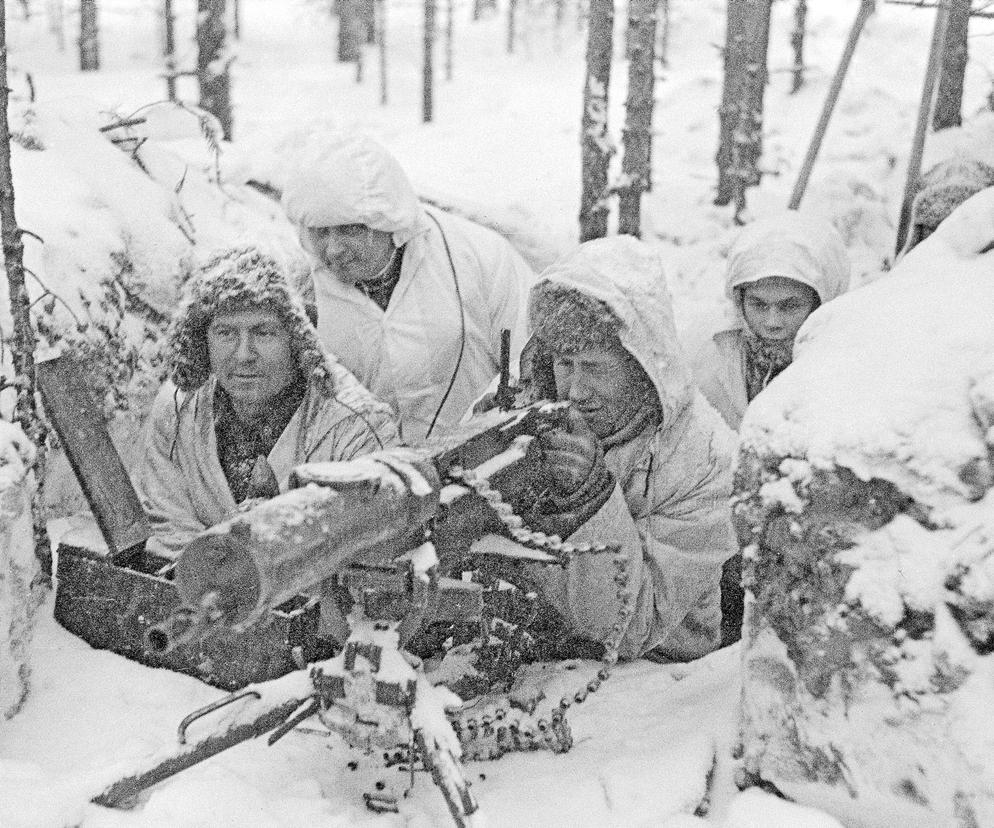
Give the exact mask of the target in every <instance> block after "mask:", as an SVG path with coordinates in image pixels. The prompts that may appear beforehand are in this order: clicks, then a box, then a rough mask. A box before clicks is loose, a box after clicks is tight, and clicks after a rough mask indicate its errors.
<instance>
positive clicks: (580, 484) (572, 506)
mask: <svg viewBox="0 0 994 828" xmlns="http://www.w3.org/2000/svg"><path fill="white" fill-rule="evenodd" d="M528 453H529V455H531V459H532V460H533V461H535V462H537V463H538V464H539V465H540V468H541V469H542V476H543V483H544V485H545V487H546V489H547V500H548V503H547V504H546V505H544V506H543V509H542V510H543V511H544V512H547V513H550V512H570V511H575V510H577V509H583V507H584V506H585V505H588V504H592V505H593V510H594V511H596V509H598V508H600V506H601V505H602V504H603V503H604V501H605V500H606V499H607V497H608V496H610V493H611V488H612V486H613V483H614V478H613V477H612V475H611V472H610V471H608V468H607V465H606V464H605V462H604V450H603V449H602V448H601V444H600V441H599V440H598V439H597V436H596V435H595V434H594V433H593V431H591V430H590V427H589V426H588V425H587V423H586V421H585V420H584V419H583V416H582V415H581V414H580V413H579V412H578V411H575V410H573V409H570V410H569V414H568V417H567V421H566V427H565V428H564V429H559V428H557V429H553V430H551V431H547V432H545V433H544V434H540V435H539V436H537V437H536V438H535V439H534V440H532V442H531V444H530V445H529V446H528ZM584 511H586V510H584ZM591 514H592V512H591Z"/></svg>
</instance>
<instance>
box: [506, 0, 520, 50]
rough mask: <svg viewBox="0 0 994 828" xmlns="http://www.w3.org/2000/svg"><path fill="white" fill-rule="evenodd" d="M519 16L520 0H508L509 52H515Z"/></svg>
mask: <svg viewBox="0 0 994 828" xmlns="http://www.w3.org/2000/svg"><path fill="white" fill-rule="evenodd" d="M517 17H518V0H507V53H508V54H509V55H513V54H514V40H515V37H516V32H515V26H516V24H517Z"/></svg>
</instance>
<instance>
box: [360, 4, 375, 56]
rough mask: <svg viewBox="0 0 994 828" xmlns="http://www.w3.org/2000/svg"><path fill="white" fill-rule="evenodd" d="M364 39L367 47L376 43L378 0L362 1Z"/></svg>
mask: <svg viewBox="0 0 994 828" xmlns="http://www.w3.org/2000/svg"><path fill="white" fill-rule="evenodd" d="M361 31H362V39H363V42H365V43H366V45H367V46H372V45H373V44H375V43H376V0H362V29H361Z"/></svg>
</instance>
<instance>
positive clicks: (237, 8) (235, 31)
mask: <svg viewBox="0 0 994 828" xmlns="http://www.w3.org/2000/svg"><path fill="white" fill-rule="evenodd" d="M231 5H232V9H231V27H232V28H231V34H232V35H234V38H235V40H241V38H242V4H241V0H231Z"/></svg>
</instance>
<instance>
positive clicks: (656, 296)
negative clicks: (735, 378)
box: [528, 236, 693, 425]
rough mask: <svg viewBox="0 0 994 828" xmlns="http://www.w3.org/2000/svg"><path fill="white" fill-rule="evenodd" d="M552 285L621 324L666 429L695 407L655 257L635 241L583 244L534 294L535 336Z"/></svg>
mask: <svg viewBox="0 0 994 828" xmlns="http://www.w3.org/2000/svg"><path fill="white" fill-rule="evenodd" d="M550 285H557V286H563V287H567V288H572V289H574V290H577V291H579V292H581V293H584V294H586V295H587V296H590V297H592V298H594V299H598V300H600V301H601V302H603V303H604V304H606V305H607V306H608V307H609V308H610V309H611V311H612V312H613V313H614V315H615V316H616V317H617V318H618V319H619V320H620V321H621V323H622V327H621V329H620V331H619V332H618V335H619V337H620V338H621V344H622V345H624V347H625V349H626V350H627V351H628V352H629V353H630V354H632V356H634V357H635V358H636V359H637V360H638V361H639V363H640V364H641V366H642V368H643V369H644V370H645V372H646V373H647V374H648V375H649V378H650V379H651V380H652V383H653V386H654V387H655V389H656V394H657V395H658V397H659V404H660V407H661V408H662V412H663V423H664V425H665V424H668V423H671V422H673V420H674V419H675V418H676V416H677V415H678V414H679V413H680V412H681V411H682V410H683V409H684V408H685V407H686V406H687V404H688V403H689V402H690V401H691V399H692V397H693V384H692V381H691V375H690V369H689V367H688V364H687V361H686V359H685V357H684V354H683V350H682V348H681V347H680V343H679V341H678V339H677V335H676V325H675V323H674V320H673V304H672V300H671V299H670V294H669V290H668V289H667V287H666V277H665V274H664V272H663V263H662V261H661V260H660V258H659V255H658V254H657V253H656V251H655V250H653V249H652V248H651V247H649V245H647V244H645V243H644V242H641V241H639V240H638V239H635V238H633V237H631V236H613V237H611V238H606V239H595V240H594V241H589V242H585V243H584V244H581V245H580V246H579V247H578V248H577V249H576V250H575V251H573V252H572V253H568V254H566V255H565V256H562V257H560V258H559V259H558V260H557V261H555V262H554V263H553V264H551V265H550V266H549V267H547V268H546V269H545V270H544V271H543V272H542V274H541V275H540V276H539V279H538V282H537V283H536V284H535V286H534V287H533V288H532V290H531V294H530V296H529V300H528V324H529V329H530V330H531V331H532V332H534V330H535V327H536V323H537V317H536V307H537V305H538V302H539V299H540V297H541V296H542V294H543V291H544V290H547V289H548V287H549V286H550Z"/></svg>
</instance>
